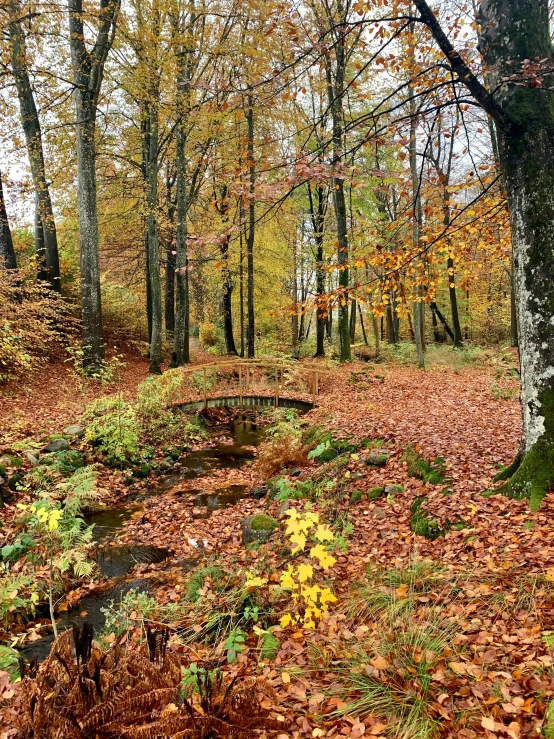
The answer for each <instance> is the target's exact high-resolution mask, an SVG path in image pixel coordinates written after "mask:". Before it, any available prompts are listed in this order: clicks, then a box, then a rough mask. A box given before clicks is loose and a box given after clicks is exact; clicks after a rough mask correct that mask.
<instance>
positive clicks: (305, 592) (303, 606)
mask: <svg viewBox="0 0 554 739" xmlns="http://www.w3.org/2000/svg"><path fill="white" fill-rule="evenodd" d="M286 513H287V516H288V517H289V520H288V522H287V528H286V531H285V534H286V535H287V536H288V537H289V541H290V542H291V544H292V545H293V547H292V554H299V553H301V552H303V551H304V550H305V548H306V544H307V543H308V541H311V543H312V544H313V546H312V547H311V548H310V553H309V556H310V558H311V559H312V560H313V561H314V562H317V563H318V564H319V565H320V566H321V567H322V568H323V569H324V570H328V569H329V568H330V567H332V566H333V565H334V564H335V562H336V559H335V558H334V557H333V556H332V555H331V554H330V552H329V551H328V550H329V549H330V548H331V546H330V545H334V543H335V534H334V532H333V530H332V529H331V527H330V526H328V525H327V524H323V523H321V522H320V520H319V515H318V514H317V513H313V512H311V511H304V512H302V513H299V512H298V511H297V510H296V509H295V508H291V509H290V510H288V511H287V512H286ZM313 578H314V567H313V565H312V564H310V563H306V562H303V563H301V564H299V565H297V566H294V565H292V564H289V565H288V567H287V570H286V571H285V572H283V574H282V575H281V586H282V587H283V588H284V589H285V590H289V591H290V592H291V595H292V599H293V601H294V603H295V604H297V608H298V614H291V613H286V614H285V615H284V616H283V617H282V618H281V626H282V627H283V628H286V627H287V626H290V625H292V624H294V625H296V626H303V627H305V628H311V629H313V628H315V625H316V621H317V620H318V619H320V618H321V617H322V615H323V613H325V612H326V611H327V610H328V609H329V603H335V602H336V601H337V598H336V597H335V596H334V595H333V593H332V592H331V590H330V588H325V587H321V585H319V584H318V583H314V582H313Z"/></svg>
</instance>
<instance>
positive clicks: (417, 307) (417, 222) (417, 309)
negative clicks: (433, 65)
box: [408, 84, 425, 368]
mask: <svg viewBox="0 0 554 739" xmlns="http://www.w3.org/2000/svg"><path fill="white" fill-rule="evenodd" d="M408 89H409V94H410V97H409V103H410V106H409V107H410V144H409V153H410V169H411V173H412V209H413V213H412V244H413V246H414V248H417V247H418V246H419V237H420V229H421V224H422V221H423V213H422V208H421V194H420V184H419V174H418V171H417V149H416V146H417V141H416V131H417V118H416V104H415V99H414V92H413V86H412V84H410V85H409V88H408ZM421 293H422V289H421V286H420V285H417V284H416V285H415V299H414V307H413V313H414V329H413V330H414V340H415V345H416V351H417V364H418V366H419V367H421V368H423V367H425V333H424V326H423V320H424V308H425V304H424V303H423V302H422V299H423V296H422V294H421Z"/></svg>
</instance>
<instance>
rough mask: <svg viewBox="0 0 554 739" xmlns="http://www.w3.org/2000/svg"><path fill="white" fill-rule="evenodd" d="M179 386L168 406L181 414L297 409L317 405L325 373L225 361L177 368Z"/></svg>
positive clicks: (284, 364) (288, 364) (292, 365)
mask: <svg viewBox="0 0 554 739" xmlns="http://www.w3.org/2000/svg"><path fill="white" fill-rule="evenodd" d="M181 371H182V374H183V382H182V383H181V387H180V388H179V391H178V392H177V393H176V394H175V395H174V396H173V398H172V401H171V405H175V406H179V407H181V408H183V409H185V410H191V411H192V410H201V409H202V408H215V407H222V406H231V407H232V406H236V407H240V408H244V407H258V406H274V407H276V408H297V409H298V410H304V411H305V410H310V409H311V408H313V407H314V406H316V405H317V402H318V398H319V395H320V392H321V386H322V384H325V380H326V378H327V377H328V376H329V374H330V372H329V370H327V369H325V368H324V367H322V366H318V365H307V364H303V363H301V362H294V361H287V360H267V359H240V358H238V357H237V358H236V359H234V358H226V359H224V360H220V361H216V362H211V363H208V364H199V365H198V364H197V365H191V366H187V367H183V368H181Z"/></svg>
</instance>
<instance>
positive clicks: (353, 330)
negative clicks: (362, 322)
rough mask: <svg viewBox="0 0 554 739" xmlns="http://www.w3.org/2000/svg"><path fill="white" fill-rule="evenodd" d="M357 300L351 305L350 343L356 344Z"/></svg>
mask: <svg viewBox="0 0 554 739" xmlns="http://www.w3.org/2000/svg"><path fill="white" fill-rule="evenodd" d="M356 306H357V303H356V300H354V299H353V300H352V304H351V305H350V343H351V344H355V343H356Z"/></svg>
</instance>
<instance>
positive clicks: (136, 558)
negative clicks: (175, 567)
mask: <svg viewBox="0 0 554 739" xmlns="http://www.w3.org/2000/svg"><path fill="white" fill-rule="evenodd" d="M170 556H171V552H170V551H169V549H161V548H159V547H149V546H132V545H131V546H113V547H105V548H102V549H99V550H98V553H97V555H96V557H95V559H96V564H97V565H98V568H99V569H100V571H101V572H102V573H103V574H104V575H106V577H122V576H123V575H126V574H127V573H128V572H129V571H130V570H131V569H132V568H133V567H135V565H138V564H157V563H158V562H163V561H164V559H167V558H168V557H170Z"/></svg>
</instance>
